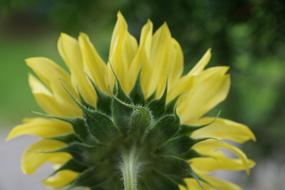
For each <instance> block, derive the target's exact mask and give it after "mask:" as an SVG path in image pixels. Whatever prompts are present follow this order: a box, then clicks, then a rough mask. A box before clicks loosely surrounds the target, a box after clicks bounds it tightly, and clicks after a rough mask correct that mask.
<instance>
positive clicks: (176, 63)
mask: <svg viewBox="0 0 285 190" xmlns="http://www.w3.org/2000/svg"><path fill="white" fill-rule="evenodd" d="M171 43H172V50H171V52H170V53H171V57H172V59H170V67H169V71H168V79H167V80H168V88H169V89H171V88H172V87H173V88H175V87H176V85H175V84H176V83H177V81H178V80H179V78H180V77H181V75H182V72H183V65H184V56H183V52H182V48H181V46H180V44H179V43H178V42H177V41H176V40H175V39H173V38H172V42H171Z"/></svg>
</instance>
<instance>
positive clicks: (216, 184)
mask: <svg viewBox="0 0 285 190" xmlns="http://www.w3.org/2000/svg"><path fill="white" fill-rule="evenodd" d="M201 177H202V178H203V179H205V180H206V181H207V182H208V183H209V184H211V186H213V187H212V189H213V190H216V189H221V190H222V189H225V190H242V189H241V188H240V187H239V186H238V185H236V184H234V183H231V182H229V181H225V180H221V179H218V178H215V177H213V176H207V175H203V176H201ZM210 188H211V187H210Z"/></svg>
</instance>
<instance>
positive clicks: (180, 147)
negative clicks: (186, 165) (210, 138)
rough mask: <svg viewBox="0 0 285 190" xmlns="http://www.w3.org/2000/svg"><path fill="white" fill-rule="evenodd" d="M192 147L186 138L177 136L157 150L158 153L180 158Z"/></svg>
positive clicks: (189, 140) (191, 142)
mask: <svg viewBox="0 0 285 190" xmlns="http://www.w3.org/2000/svg"><path fill="white" fill-rule="evenodd" d="M192 145H193V141H192V139H190V138H189V137H188V136H177V137H175V138H171V139H170V140H168V141H167V142H166V143H165V144H163V146H162V147H160V148H159V150H158V153H161V154H164V155H174V156H180V155H183V154H184V153H186V152H187V151H188V150H189V149H190V148H191V146H192Z"/></svg>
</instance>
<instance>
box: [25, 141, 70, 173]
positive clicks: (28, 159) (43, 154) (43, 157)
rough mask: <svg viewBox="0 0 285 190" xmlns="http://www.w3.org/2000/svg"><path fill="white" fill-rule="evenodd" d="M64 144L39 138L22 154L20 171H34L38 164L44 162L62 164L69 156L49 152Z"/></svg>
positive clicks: (40, 164)
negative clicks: (39, 139)
mask: <svg viewBox="0 0 285 190" xmlns="http://www.w3.org/2000/svg"><path fill="white" fill-rule="evenodd" d="M64 146H65V144H64V143H62V142H59V141H54V140H47V139H44V140H41V141H39V142H37V143H35V144H33V145H31V146H30V147H29V148H28V149H27V150H26V151H25V153H24V154H23V157H22V162H21V163H22V164H21V166H22V171H23V173H25V174H32V173H34V172H35V171H36V170H37V169H38V168H39V167H40V166H42V165H43V164H44V163H46V162H51V163H54V164H64V163H65V162H67V161H68V160H69V159H70V158H71V156H70V155H69V154H67V153H62V152H51V151H54V150H58V149H60V148H63V147H64Z"/></svg>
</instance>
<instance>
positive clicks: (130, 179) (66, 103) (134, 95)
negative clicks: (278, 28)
mask: <svg viewBox="0 0 285 190" xmlns="http://www.w3.org/2000/svg"><path fill="white" fill-rule="evenodd" d="M58 50H59V53H60V56H61V57H62V59H63V61H64V63H65V64H66V66H67V67H68V71H65V70H64V69H62V68H61V67H60V66H59V65H57V64H56V63H54V62H53V61H52V60H50V59H48V58H44V57H33V58H29V59H27V60H26V62H27V65H28V66H29V67H30V68H31V70H32V74H30V75H29V84H30V87H31V90H32V93H33V95H34V97H35V99H36V101H37V103H38V104H39V106H40V107H41V108H42V109H43V111H44V112H45V113H44V114H38V115H37V116H36V117H34V118H29V119H25V120H24V121H23V123H22V124H20V125H18V126H16V127H15V128H14V129H13V130H12V131H11V132H10V134H9V135H8V137H7V139H8V140H10V139H13V138H15V137H18V136H21V135H35V136H39V137H41V140H40V141H38V142H37V143H35V144H32V145H31V146H30V147H29V148H28V149H27V150H26V151H25V152H24V154H23V157H22V161H21V166H22V170H23V172H24V173H25V174H32V173H34V172H35V171H36V170H37V169H38V168H39V167H41V166H42V165H43V164H45V163H47V162H48V163H51V164H52V165H53V168H54V172H53V173H52V174H51V175H50V176H49V177H47V178H46V179H44V180H43V183H44V185H46V186H48V187H51V188H54V189H58V188H67V189H72V188H74V187H85V188H87V189H91V190H93V189H94V190H110V189H115V190H116V189H125V190H162V189H163V190H176V189H177V190H179V189H180V190H185V189H189V190H216V189H218V190H238V189H241V188H240V187H238V186H237V185H235V184H233V183H231V182H228V181H225V180H221V179H218V178H216V177H214V176H213V175H212V173H213V171H216V170H230V171H240V170H245V171H246V172H247V173H249V171H250V169H251V168H252V167H253V166H254V161H252V160H250V159H248V158H247V156H246V155H245V154H244V153H243V152H242V151H241V150H240V149H239V148H238V147H237V146H235V145H236V144H242V143H244V142H246V141H248V140H255V136H254V134H253V133H252V132H251V131H250V129H249V128H248V127H247V126H245V125H243V124H240V123H236V122H234V121H230V120H227V119H223V118H220V117H218V116H209V114H207V113H208V112H209V111H210V110H212V109H213V108H214V107H215V106H217V105H218V104H219V103H221V102H222V101H223V100H224V99H225V98H226V96H227V94H228V92H229V88H230V76H229V74H228V73H227V71H228V69H229V68H228V67H225V66H216V67H211V68H207V69H206V68H205V67H206V66H207V65H208V63H209V61H210V57H211V50H208V51H206V53H205V54H204V55H203V57H202V58H201V59H200V60H199V62H198V63H197V64H196V65H195V66H194V68H192V69H191V70H190V71H189V72H184V68H183V65H184V58H183V52H182V49H181V47H180V45H179V43H178V42H177V41H176V40H175V39H174V38H173V37H172V36H171V33H170V31H169V28H168V26H167V24H163V25H162V26H161V27H160V28H159V29H158V30H157V31H155V32H154V33H153V25H152V22H151V21H147V23H146V24H145V25H144V26H143V28H142V30H141V35H140V40H139V43H138V41H137V40H136V38H134V37H133V36H132V35H131V34H130V33H129V32H128V26H127V23H126V21H125V19H124V17H123V16H122V14H121V13H118V15H117V23H116V25H115V28H114V31H113V35H112V39H111V46H110V53H109V58H108V62H107V63H105V62H104V60H103V59H102V58H101V57H100V55H99V54H98V52H97V51H96V49H95V47H94V46H93V45H92V43H91V42H90V40H89V38H88V36H87V35H86V34H84V33H80V35H79V37H78V39H75V38H73V37H71V36H69V35H67V34H61V35H60V37H59V40H58ZM183 73H186V74H183ZM206 114H207V116H206Z"/></svg>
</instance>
